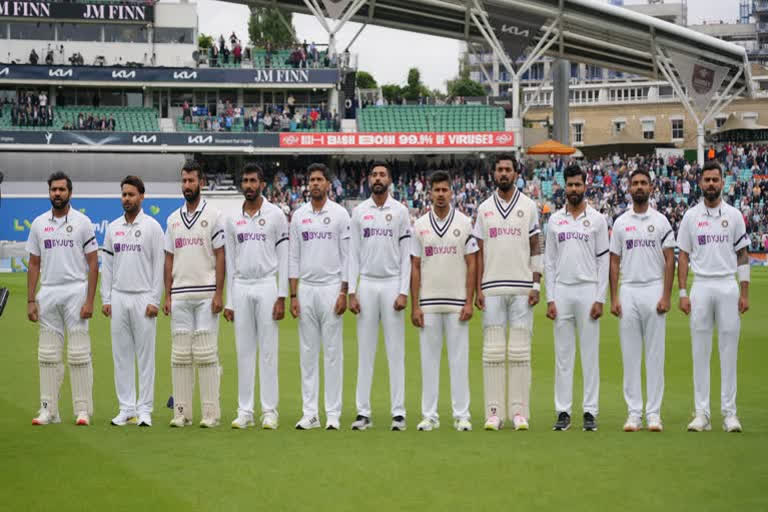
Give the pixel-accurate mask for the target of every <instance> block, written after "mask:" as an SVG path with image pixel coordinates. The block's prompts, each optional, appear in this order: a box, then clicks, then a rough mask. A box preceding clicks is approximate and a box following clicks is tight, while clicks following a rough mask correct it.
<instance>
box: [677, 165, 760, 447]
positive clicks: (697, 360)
mask: <svg viewBox="0 0 768 512" xmlns="http://www.w3.org/2000/svg"><path fill="white" fill-rule="evenodd" d="M699 187H701V191H702V193H703V195H704V199H703V201H702V202H700V203H699V204H698V205H696V206H694V207H693V208H691V209H690V210H688V211H687V212H685V215H684V216H683V220H682V222H681V223H680V230H679V232H678V235H677V245H678V247H679V248H680V255H679V258H680V261H679V263H678V270H677V280H678V286H679V288H680V309H681V310H682V311H683V313H685V314H686V315H690V317H691V344H692V347H693V398H694V404H695V407H696V416H695V418H694V419H693V421H691V422H690V423H689V424H688V430H689V431H691V432H701V431H704V430H711V429H712V425H711V423H710V417H711V415H710V409H709V360H710V357H711V354H712V332H713V330H714V327H715V325H717V345H718V347H719V349H720V376H721V386H720V410H721V412H722V414H723V430H725V431H726V432H741V423H740V422H739V418H738V417H737V416H736V359H737V355H738V351H739V332H740V329H741V325H740V324H741V322H740V319H739V315H741V314H744V313H746V312H747V310H748V309H749V270H750V269H749V253H748V252H747V249H748V247H749V237H748V236H747V230H746V226H745V225H744V218H743V217H742V216H741V212H739V210H737V209H736V208H734V207H733V206H731V205H729V204H726V203H725V202H724V201H723V200H722V198H721V194H722V192H723V170H722V168H721V167H720V164H718V163H717V162H708V163H706V164H705V165H704V168H703V169H702V171H701V176H700V177H699ZM689 262H690V264H691V268H692V269H693V274H694V276H695V277H694V279H693V286H691V295H690V298H689V297H688V293H687V288H686V286H687V284H688V263H689ZM734 274H736V276H737V279H738V282H739V284H736V281H734V279H733V276H734Z"/></svg>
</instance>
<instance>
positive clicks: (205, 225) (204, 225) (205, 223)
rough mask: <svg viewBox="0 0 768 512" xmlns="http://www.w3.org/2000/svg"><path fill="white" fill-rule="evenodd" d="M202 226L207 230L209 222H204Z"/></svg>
mask: <svg viewBox="0 0 768 512" xmlns="http://www.w3.org/2000/svg"><path fill="white" fill-rule="evenodd" d="M200 225H201V226H203V227H204V228H207V227H208V221H207V220H204V221H203V222H201V223H200Z"/></svg>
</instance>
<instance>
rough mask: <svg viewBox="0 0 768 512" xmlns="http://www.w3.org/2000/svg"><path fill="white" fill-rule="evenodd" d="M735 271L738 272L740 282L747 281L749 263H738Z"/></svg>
mask: <svg viewBox="0 0 768 512" xmlns="http://www.w3.org/2000/svg"><path fill="white" fill-rule="evenodd" d="M736 271H737V272H738V275H739V282H740V283H748V282H749V265H739V266H738V268H737V269H736Z"/></svg>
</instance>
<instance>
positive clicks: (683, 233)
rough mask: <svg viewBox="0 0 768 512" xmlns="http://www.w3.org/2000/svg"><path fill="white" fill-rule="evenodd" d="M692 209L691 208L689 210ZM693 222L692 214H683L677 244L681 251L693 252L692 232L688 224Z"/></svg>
mask: <svg viewBox="0 0 768 512" xmlns="http://www.w3.org/2000/svg"><path fill="white" fill-rule="evenodd" d="M688 211H690V210H688ZM690 222H691V216H690V215H688V214H687V213H686V214H685V215H683V220H682V221H680V230H679V231H678V232H677V246H678V247H679V248H680V250H681V251H684V252H687V253H688V254H691V250H692V249H693V248H692V247H691V233H690V229H689V227H688V225H689V224H690Z"/></svg>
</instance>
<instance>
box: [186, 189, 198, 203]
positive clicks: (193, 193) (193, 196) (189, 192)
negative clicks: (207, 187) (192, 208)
mask: <svg viewBox="0 0 768 512" xmlns="http://www.w3.org/2000/svg"><path fill="white" fill-rule="evenodd" d="M198 197H200V185H198V186H197V187H196V188H186V189H184V199H186V200H187V202H188V203H194V202H195V201H197V198H198Z"/></svg>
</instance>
